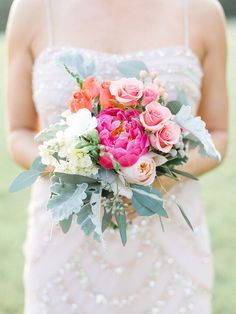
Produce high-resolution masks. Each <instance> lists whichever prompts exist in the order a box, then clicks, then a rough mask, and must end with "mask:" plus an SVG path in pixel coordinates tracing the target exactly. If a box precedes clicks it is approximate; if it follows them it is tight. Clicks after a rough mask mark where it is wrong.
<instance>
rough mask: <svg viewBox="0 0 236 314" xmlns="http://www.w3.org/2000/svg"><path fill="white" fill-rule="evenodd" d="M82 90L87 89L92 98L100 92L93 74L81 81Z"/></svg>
mask: <svg viewBox="0 0 236 314" xmlns="http://www.w3.org/2000/svg"><path fill="white" fill-rule="evenodd" d="M82 90H85V91H87V92H88V94H90V96H91V97H92V98H96V97H98V96H99V94H100V87H99V84H98V82H97V80H96V79H95V78H94V77H93V76H89V77H87V78H86V79H85V80H84V81H83V86H82Z"/></svg>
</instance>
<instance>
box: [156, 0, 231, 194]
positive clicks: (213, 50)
mask: <svg viewBox="0 0 236 314" xmlns="http://www.w3.org/2000/svg"><path fill="white" fill-rule="evenodd" d="M204 1H205V0H204ZM199 5H200V4H199ZM204 6H205V7H204ZM202 7H204V10H203V9H200V11H204V12H203V13H204V16H205V17H206V16H207V18H204V16H203V14H202V19H201V23H199V24H198V27H199V28H200V31H201V34H202V35H203V45H204V60H203V70H204V78H203V84H202V100H201V103H200V106H199V111H198V113H197V114H198V115H199V116H201V118H202V119H203V120H204V121H205V122H206V125H207V128H208V130H209V132H210V133H211V136H212V139H213V141H214V143H215V145H216V148H217V150H218V151H219V152H220V154H221V157H222V160H224V158H225V155H226V150H227V139H228V134H227V133H228V99H227V98H228V97H227V87H226V60H227V43H226V28H225V17H224V13H223V10H222V8H221V7H220V5H219V4H218V2H216V1H212V0H211V1H206V2H205V4H203V6H202ZM194 14H195V13H194ZM200 14H201V12H200V13H199V16H198V18H199V19H200ZM219 165H220V162H218V161H215V160H213V159H212V158H202V157H201V156H200V155H199V153H198V149H196V150H191V151H189V161H188V163H187V164H186V165H184V166H182V167H180V170H182V171H186V172H189V173H191V174H192V175H194V176H196V177H198V176H200V175H202V174H204V173H206V172H209V171H210V170H212V169H214V168H216V167H217V166H219ZM181 179H183V177H182V178H181ZM160 183H161V185H162V186H163V187H164V188H165V189H166V190H167V191H168V190H170V188H171V187H173V185H174V184H175V181H174V180H171V179H168V178H166V177H161V179H160V182H158V181H157V182H156V187H157V188H160Z"/></svg>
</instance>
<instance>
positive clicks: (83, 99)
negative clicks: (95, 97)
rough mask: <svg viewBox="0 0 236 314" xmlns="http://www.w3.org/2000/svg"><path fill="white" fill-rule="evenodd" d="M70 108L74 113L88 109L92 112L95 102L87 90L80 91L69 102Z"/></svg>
mask: <svg viewBox="0 0 236 314" xmlns="http://www.w3.org/2000/svg"><path fill="white" fill-rule="evenodd" d="M68 106H69V107H70V111H71V112H72V113H75V112H77V111H78V110H79V109H82V108H86V109H88V110H89V111H92V106H93V101H92V98H91V95H90V93H88V91H87V90H78V91H76V92H75V93H74V94H73V97H72V99H70V100H69V103H68Z"/></svg>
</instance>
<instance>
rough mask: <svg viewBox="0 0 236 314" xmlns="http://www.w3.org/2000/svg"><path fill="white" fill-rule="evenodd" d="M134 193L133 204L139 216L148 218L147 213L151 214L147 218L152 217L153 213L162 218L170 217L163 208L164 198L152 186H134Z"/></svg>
mask: <svg viewBox="0 0 236 314" xmlns="http://www.w3.org/2000/svg"><path fill="white" fill-rule="evenodd" d="M132 191H133V198H132V204H133V206H134V208H135V209H136V210H137V212H138V213H139V215H141V216H146V213H147V214H148V213H149V214H148V215H147V216H151V215H152V213H153V214H158V215H159V216H162V217H166V218H167V217H168V215H167V212H166V210H165V209H164V207H163V198H162V197H161V194H160V193H159V192H158V191H157V190H156V189H154V188H153V187H151V186H150V187H145V186H141V185H133V186H132Z"/></svg>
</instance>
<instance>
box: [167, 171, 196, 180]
mask: <svg viewBox="0 0 236 314" xmlns="http://www.w3.org/2000/svg"><path fill="white" fill-rule="evenodd" d="M171 171H172V172H174V173H176V174H179V175H180V176H183V177H186V178H189V179H192V180H195V181H198V178H196V177H195V176H193V175H192V174H191V173H188V172H185V171H181V170H178V169H172V170H171Z"/></svg>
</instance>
